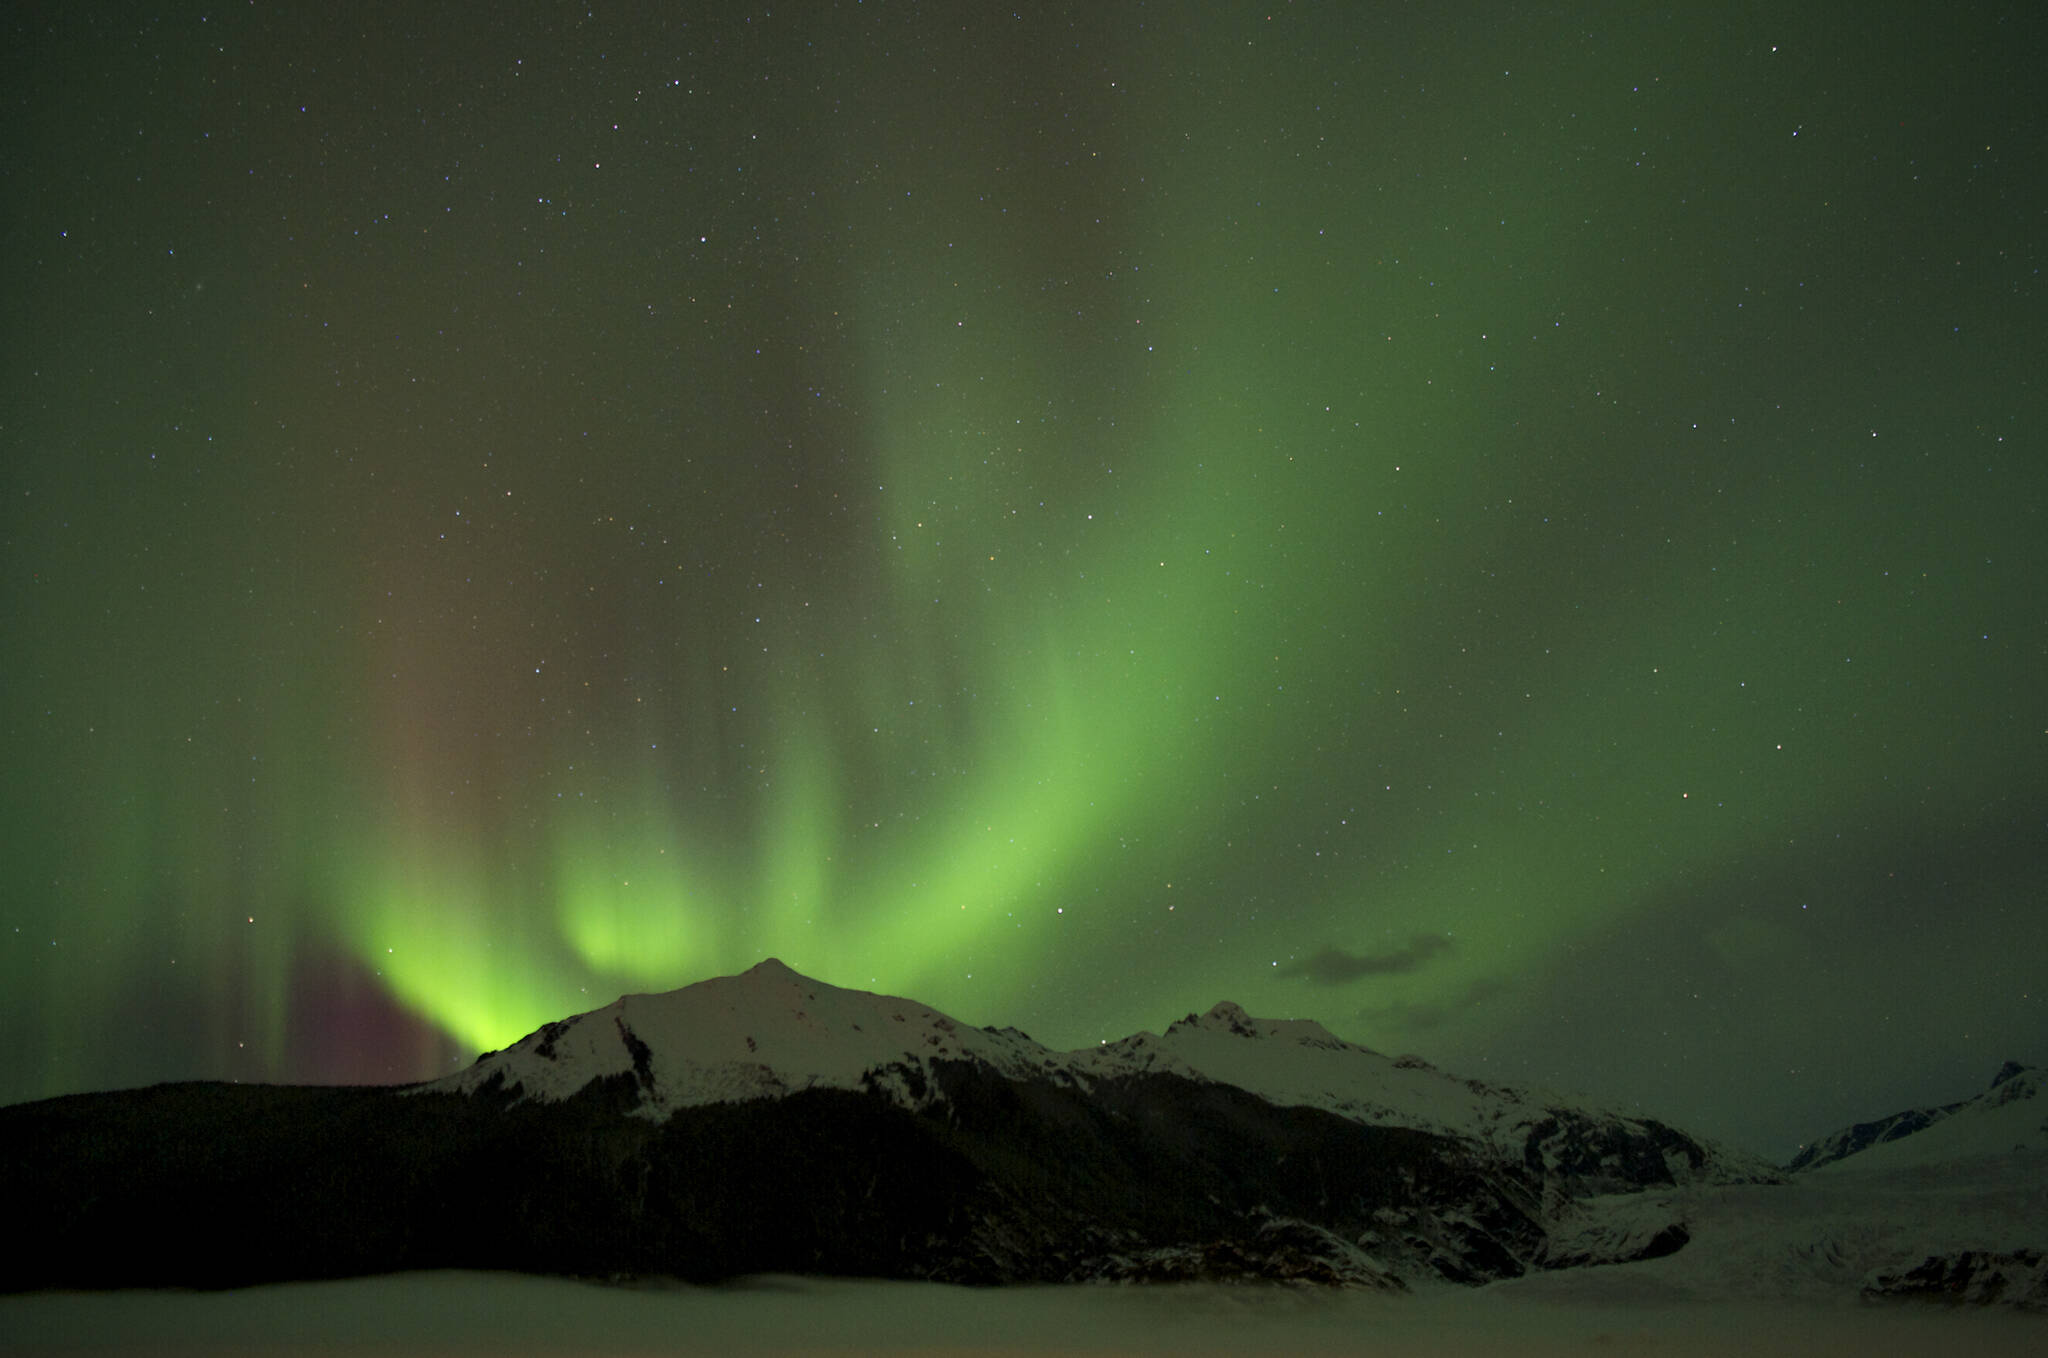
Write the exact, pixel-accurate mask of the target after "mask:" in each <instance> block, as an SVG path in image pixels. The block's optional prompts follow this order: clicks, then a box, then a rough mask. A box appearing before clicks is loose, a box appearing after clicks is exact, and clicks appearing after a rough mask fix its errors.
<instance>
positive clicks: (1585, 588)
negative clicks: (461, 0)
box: [0, 4, 2048, 1152]
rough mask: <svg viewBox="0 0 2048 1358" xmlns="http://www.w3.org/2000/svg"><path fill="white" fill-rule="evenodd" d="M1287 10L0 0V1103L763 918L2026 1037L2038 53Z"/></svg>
mask: <svg viewBox="0 0 2048 1358" xmlns="http://www.w3.org/2000/svg"><path fill="white" fill-rule="evenodd" d="M814 8H815V7H814ZM943 8H945V7H943V6H942V7H941V9H943ZM1299 9H1300V7H1281V8H1280V9H1278V10H1275V11H1273V12H1271V13H1270V14H1269V13H1267V12H1265V11H1256V10H1252V9H1245V8H1238V7H1231V6H1204V7H1189V8H1188V9H1187V10H1185V11H1181V10H1177V9H1173V8H1172V7H1169V9H1168V11H1167V12H1163V13H1162V12H1160V11H1159V10H1158V9H1156V8H1152V9H1147V8H1145V7H1139V6H1128V5H1122V4H1108V5H1087V6H1074V7H1058V6H1055V7H1049V8H1046V9H1045V10H1044V11H1043V12H1042V13H1038V14H1035V15H1027V16H1024V17H1021V18H1014V17H1011V16H1009V15H1007V14H1005V15H1002V16H1000V17H992V12H991V13H989V14H982V13H980V12H979V11H977V12H976V13H977V16H978V17H975V18H974V19H972V20H971V21H968V22H965V23H964V24H955V25H952V26H950V27H949V26H945V25H941V24H936V23H933V22H929V21H925V20H920V19H919V18H918V17H917V16H915V15H913V14H911V13H910V12H909V11H907V10H906V9H905V8H904V7H901V6H867V7H852V6H838V7H835V8H833V9H832V11H831V12H830V13H829V14H826V13H824V12H823V10H822V8H818V9H817V12H815V13H813V12H812V11H811V10H807V9H800V10H799V11H797V12H796V13H794V14H793V15H791V16H788V17H785V16H784V15H782V14H780V13H778V14H777V15H775V16H774V17H773V18H772V19H769V18H766V17H764V16H758V15H757V16H752V18H751V19H750V18H749V16H747V15H746V14H745V13H744V12H743V11H742V10H741V9H740V8H738V7H723V8H721V7H714V8H713V11H712V12H711V13H710V14H708V15H700V16H699V17H698V18H697V19H696V20H695V21H694V22H691V23H684V22H683V21H682V20H681V19H680V18H678V17H675V15H674V14H673V13H671V11H670V9H669V8H667V7H651V8H649V9H647V10H645V11H642V12H640V13H637V14H636V13H632V12H631V9H630V7H629V8H628V10H626V11H621V12H618V13H616V14H614V13H611V12H609V11H604V12H597V13H595V14H594V15H593V16H587V17H585V18H584V19H582V20H580V21H577V22H574V23H571V22H569V21H567V20H562V21H560V22H559V23H558V22H557V21H555V20H551V19H550V20H544V19H537V18H536V19H526V20H515V19H511V18H508V17H506V16H505V15H502V14H498V13H493V14H492V16H491V17H490V18H489V19H488V21H486V23H485V26H484V27H482V28H480V29H476V28H468V27H463V26H461V23H460V21H459V19H458V16H457V15H455V14H454V13H452V12H451V13H447V14H442V15H439V16H435V15H422V14H419V13H415V12H414V11H413V10H412V9H410V8H406V9H399V10H393V11H392V12H391V13H389V14H387V15H384V16H383V17H384V19H386V20H388V22H387V23H383V24H381V25H379V24H369V23H367V21H365V22H363V23H360V24H356V23H351V22H350V21H345V20H344V19H342V18H340V17H335V16H327V17H314V16H306V15H284V16H272V15H265V14H262V13H256V12H251V13H248V14H235V15H209V14H205V13H204V12H203V11H199V10H194V11H192V12H189V13H186V14H183V15H180V16H175V17H171V18H164V19H161V20H159V19H155V18H152V17H150V16H149V13H148V12H146V11H142V10H137V11H135V12H134V13H133V14H132V15H122V16H120V17H118V18H104V17H103V18H90V17H86V16H84V15H81V14H74V13H70V12H65V13H62V14H47V15H39V16H33V17H21V18H17V19H15V20H12V21H10V22H11V24H12V25H13V26H14V28H15V30H16V35H15V36H16V37H17V38H18V39H19V41H16V42H14V43H12V44H11V46H12V47H13V48H14V49H15V51H14V54H13V55H12V56H10V57H9V58H7V59H6V60H7V62H8V76H7V80H6V86H7V88H9V89H12V90H17V91H22V94H21V95H20V96H19V98H18V101H17V102H16V104H15V106H14V107H13V108H12V110H11V111H10V114H9V117H8V130H7V134H6V135H7V149H8V152H9V157H8V160H9V164H10V167H11V168H10V170H9V171H8V174H9V178H10V180H11V182H12V183H13V186H14V187H13V189H12V190H11V191H10V192H9V193H8V195H7V199H8V204H9V205H8V209H7V213H6V219H5V220H6V230H7V233H8V240H7V245H8V249H7V251H6V257H7V259H8V260H9V265H8V272H9V276H10V280H11V284H10V292H11V293H12V294H13V295H14V296H15V297H16V298H18V299H21V303H22V304H21V305H19V306H14V307H10V308H9V314H10V319H9V321H8V323H7V333H8V354H9V361H8V363H7V365H6V373H5V381H6V400H5V408H6V409H7V411H8V412H10V413H9V415H8V416H7V419H6V421H5V426H4V429H0V438H4V440H5V444H4V446H5V453H4V458H0V461H4V464H5V469H6V470H5V473H4V486H5V490H6V494H7V499H6V508H5V518H4V520H0V526H4V531H5V541H4V547H5V560H6V568H7V569H6V576H5V582H4V586H0V589H4V609H5V612H4V617H5V623H4V632H5V635H6V637H7V638H8V640H7V643H6V649H7V652H8V660H7V663H6V666H5V669H4V676H5V677H4V680H0V682H4V684H5V698H6V702H5V709H4V710H5V730H6V737H7V754H8V763H9V768H10V773H11V776H10V777H9V779H8V782H7V791H6V797H7V802H6V806H5V813H6V823H7V825H8V826H9V831H8V837H7V843H6V849H5V864H6V872H5V878H4V881H5V884H6V885H5V888H4V895H0V901H4V905H0V926H4V930H0V944H4V951H0V1016H4V1019H5V1022H6V1025H7V1031H8V1033H9V1034H10V1037H11V1041H10V1042H9V1044H8V1055H7V1056H6V1058H5V1060H4V1062H0V1098H8V1099H21V1098H32V1097H40V1096H44V1095H49V1094H55V1093H61V1092H67V1091H71V1090H77V1089H86V1088H96V1087H105V1086H109V1085H119V1084H126V1083H140V1082H146V1081H150V1080H157V1079H169V1078H192V1077H207V1078H267V1079H320V1080H327V1079H344V1080H399V1079H416V1078H422V1077H425V1076H428V1075H431V1074H435V1073H438V1072H440V1071H443V1070H446V1069H449V1068H451V1066H452V1065H454V1064H456V1063H459V1062H464V1061H467V1060H468V1059H470V1058H472V1057H473V1056H474V1055H475V1054H476V1053H477V1052H478V1051H480V1050H484V1049H488V1048H495V1047H500V1046H503V1045H505V1044H507V1043H509V1042H511V1041H513V1040H516V1039H517V1038H518V1037H519V1036H521V1035H522V1034H524V1033H526V1032H528V1031H530V1030H532V1029H533V1028H535V1027H537V1026H539V1025H540V1024H541V1023H543V1022H546V1021H548V1020H550V1019H554V1018H558V1017H561V1016H563V1015H564V1014H567V1013H572V1012H577V1011H580V1010H583V1009H588V1008H592V1007H595V1006H596V1005H599V1004H602V1003H605V1002H608V1001H609V1000H610V999H612V998H613V997H614V996H616V995H617V994H618V993H620V992H621V991H634V990H660V989H668V988H672V987H674V986H678V985H683V984H686V983H689V982H691V981H695V980H699V979H702V978H704V977H706V976H710V975H716V974H721V973H729V972H734V971H738V970H741V969H744V968H746V967H747V966H750V965H751V964H752V963H754V962H756V961H758V960H760V959H761V958H762V957H764V956H768V955H775V956H779V957H781V958H782V959H783V960H784V961H786V962H788V963H789V964H790V965H791V966H793V967H795V968H797V969H798V970H800V971H804V972H806V973H808V974H811V975H813V976H817V977H819V978H821V979H824V980H827V981H831V982H833V983H836V984H841V985H852V986H859V987H862V988H867V989H878V990H882V991H886V992H890V993H897V994H910V995H914V996H916V997H918V998H919V999H921V1000H924V1001H925V1002H927V1003H930V1004H934V1005H936V1006H938V1007H940V1008H942V1009H945V1010H947V1011H949V1012H951V1013H954V1014H957V1015H959V1016H960V1017H962V1018H965V1019H968V1020H970V1021H973V1022H977V1023H993V1024H998V1025H1001V1024H1016V1025H1018V1026H1020V1027H1023V1028H1025V1029H1026V1030H1028V1031H1030V1032H1031V1033H1032V1034H1033V1035H1034V1036H1036V1037H1037V1038H1039V1039H1040V1040H1041V1041H1045V1042H1047V1043H1049V1044H1052V1045H1055V1046H1063V1047H1066V1046H1076V1045H1080V1044H1083V1043H1087V1042H1092V1041H1096V1040H1098V1039H1101V1038H1109V1037H1117V1036H1121V1035H1123V1034H1125V1033H1127V1032H1131V1031H1135V1030H1137V1029H1140V1028H1153V1029H1157V1028H1159V1027H1161V1026H1162V1025H1163V1024H1165V1023H1166V1022H1168V1021H1170V1020H1172V1019H1174V1018H1176V1017H1178V1016H1179V1015H1180V1014H1182V1013H1185V1012H1186V1011H1188V1010H1189V1009H1193V1008H1206V1007H1207V1006H1208V1005H1209V1004H1211V1003H1213V1002H1214V1001H1216V1000H1219V999H1223V998H1230V999H1235V1000H1237V1001H1239V1002H1240V1003H1243V1004H1244V1005H1246V1006H1247V1007H1248V1008H1250V1009H1251V1010H1253V1011H1254V1012H1258V1013H1268V1014H1276V1015H1282V1014H1284V1015H1294V1014H1300V1015H1307V1016H1313V1017H1316V1018H1319V1019H1321V1020H1322V1021H1323V1022H1325V1023H1326V1024H1327V1025H1328V1026H1330V1027H1331V1028H1333V1029H1334V1030H1336V1031H1337V1032H1339V1033H1340V1034H1342V1035H1344V1036H1346V1037H1348V1038H1352V1039H1354V1040H1358V1041H1362V1042H1366V1043H1368V1044H1370V1045H1374V1046H1377V1047H1381V1048H1383V1049H1388V1050H1415V1051H1419V1052H1421V1053H1423V1054H1424V1055H1426V1056H1428V1057H1429V1058H1430V1059H1432V1060H1434V1061H1436V1062H1438V1063H1439V1064H1441V1065H1444V1066H1446V1067H1448V1068H1450V1069H1453V1070H1457V1071H1460V1072H1461V1073H1468V1074H1473V1075H1478V1076H1482V1077H1484V1078H1489V1079H1500V1080H1538V1081H1544V1082H1549V1083H1556V1084H1561V1085H1563V1086H1565V1087H1568V1088H1583V1089H1588V1090H1592V1091H1594V1092H1597V1093H1601V1094H1605V1095H1611V1096H1616V1097H1623V1098H1632V1099H1640V1100H1642V1101H1643V1102H1644V1103H1645V1104H1646V1105H1648V1106H1651V1107H1653V1108H1654V1109H1655V1110H1656V1111H1659V1112H1661V1113H1664V1114H1665V1115H1668V1116H1671V1117H1673V1118H1675V1119H1678V1120H1680V1121H1684V1122H1686V1123H1687V1124H1688V1125H1692V1126H1697V1127H1698V1128H1699V1129H1700V1130H1702V1131H1705V1132H1707V1133H1709V1134H1716V1135H1726V1136H1730V1137H1734V1138H1736V1139H1738V1140H1742V1141H1745V1142H1747V1143H1749V1144H1752V1145H1754V1146H1756V1147H1758V1148H1760V1149H1766V1150H1770V1151H1773V1152H1783V1151H1786V1150H1788V1149H1789V1147H1790V1145H1791V1144H1792V1143H1794V1142H1796V1140H1797V1139H1798V1137H1799V1136H1801V1135H1802V1134H1806V1133H1811V1132H1817V1131H1821V1130H1826V1129H1827V1128H1828V1127H1830V1126H1832V1125H1835V1124H1837V1123H1840V1122H1843V1121H1846V1120H1848V1119H1850V1118H1852V1117H1859V1116H1870V1115H1875V1114H1879V1113H1883V1112H1888V1111H1891V1109H1892V1108H1893V1107H1895V1106H1899V1105H1901V1104H1904V1103H1907V1102H1928V1101H1933V1100H1935V1099H1937V1098H1941V1099H1946V1098H1952V1097H1960V1096H1961V1095H1962V1094H1963V1093H1965V1092H1967V1090H1968V1088H1970V1087H1974V1086H1975V1085H1976V1084H1977V1083H1979V1082H1980V1080H1981V1078H1982V1077H1984V1076H1988V1074H1989V1073H1990V1071H1991V1070H1993V1069H1995V1067H1996V1065H1997V1064H1998V1062H1999V1061H2000V1060H2002V1059H2004V1058H2005V1057H2007V1056H2019V1057H2022V1058H2027V1059H2037V1060H2038V1059H2042V1055H2043V1053H2044V1052H2048V1046H2044V1044H2043V1037H2044V1035H2048V1020H2044V1006H2043V1003H2042V993H2041V991H2042V980H2041V976H2042V973H2041V962H2042V961H2043V959H2044V958H2048V922H2044V921H2048V913H2044V911H2043V908H2042V907H2043V905H2044V900H2043V891H2042V886H2041V864H2042V859H2043V848H2044V844H2048V828H2044V815H2048V813H2044V808H2048V795H2044V794H2048V759H2044V757H2043V755H2044V745H2048V711H2044V702H2048V635H2044V627H2048V620H2044V614H2043V607H2042V600H2043V598H2044V597H2048V595H2044V593H2043V588H2042V582H2043V581H2044V580H2048V523H2044V514H2043V507H2044V505H2048V474H2044V471H2043V467H2044V466H2048V463H2044V461H2043V451H2042V448H2041V446H2040V443H2041V435H2042V431H2043V421H2042V415H2043V400H2042V394H2041V383H2040V378H2039V372H2040V370H2041V366H2042V348H2041V341H2040V337H2039V323H2038V317H2039V314H2040V310H2041V297H2040V292H2041V283H2040V269H2041V232H2040V223H2041V213H2042V210H2043V198H2042V189H2041V187H2040V185H2039V176H2038V174H2037V173H2036V169H2037V167H2038V165H2039V164H2040V163H2041V159H2042V153H2043V151H2044V150H2048V148H2044V147H2043V146H2042V144H2041V130H2040V124H2039V122H2038V119H2036V118H2035V117H2033V115H2032V109H2031V104H2030V101H2029V99H2028V97H2027V96H2026V95H2025V94H2024V93H2023V92H2022V91H2024V90H2026V89H2027V88H2029V81H2030V80H2031V76H2030V75H2029V74H2028V73H2027V71H2026V70H2024V69H2023V67H2024V64H2025V58H2024V53H2025V52H2027V51H2028V50H2038V47H2037V45H2036V43H2035V42H2033V41H2025V40H2021V39H2020V37H2019V36H2017V35H2015V34H2014V33H2013V32H2011V31H2009V30H2010V29H2011V28H2012V26H2015V25H2025V26H2027V28H2028V31H2029V33H2030V34H2031V35H2032V38H2033V39H2038V38H2039V37H2040V36H2041V35H2040V33H2039V32H2038V28H2039V21H2038V20H2037V19H2031V18H2026V19H2022V18H2020V17H2016V16H2018V15H2019V14H2020V11H2014V14H2013V16H2008V17H2007V19H2004V20H1996V21H1994V18H1993V17H1986V18H1984V19H1982V21H1981V22H1979V21H1978V20H1976V19H1973V18H1971V17H1970V16H1966V15H1960V14H1951V15H1950V20H1951V22H1950V24H1949V28H1951V29H1953V31H1944V32H1943V33H1942V34H1941V35H1940V36H1938V37H1933V38H1930V37H1929V35H1928V34H1927V32H1926V31H1924V29H1922V28H1920V27H1918V26H1906V25H1900V24H1891V25H1887V24H1883V23H1878V22H1873V23H1872V24H1871V25H1870V26H1869V29H1868V31H1862V32H1858V33H1855V34H1850V35H1844V34H1840V33H1835V32H1832V31H1830V30H1829V29H1828V27H1827V26H1826V25H1825V24H1824V23H1823V22H1822V21H1820V20H1818V19H1815V20H1804V19H1798V18H1786V17H1784V16H1782V15H1777V14H1774V13H1772V12H1771V11H1768V10H1765V9H1756V10H1754V11H1744V12H1743V13H1742V14H1734V13H1732V12H1730V13H1724V12H1722V11H1715V12H1714V14H1713V15H1712V16H1707V15H1704V14H1703V15H1702V16H1700V17H1698V18H1697V19H1691V18H1680V19H1672V18H1670V17H1668V16H1667V17H1663V18H1657V17H1639V16H1638V15H1637V14H1636V13H1635V11H1634V10H1632V9H1631V8H1629V7H1622V6H1617V7H1613V8H1611V9H1609V10H1606V11H1604V12H1600V13H1597V14H1590V15H1583V16H1577V17H1575V18H1572V19H1570V21H1567V20H1566V19H1564V18H1554V17H1550V16H1546V15H1541V14H1536V13H1532V12H1530V11H1527V10H1524V9H1519V8H1509V7H1501V8H1500V9H1499V10H1498V11H1497V12H1495V11H1493V10H1492V9H1490V8H1489V7H1471V10H1472V12H1471V13H1470V14H1469V15H1468V16H1467V17H1464V18H1460V19H1447V18H1445V17H1444V16H1442V15H1440V14H1424V13H1420V12H1413V13H1411V12H1410V11H1408V10H1407V9H1405V8H1399V7H1392V6H1388V7H1380V6H1355V7H1343V6H1340V7H1325V8H1323V9H1321V10H1317V9H1315V8H1314V7H1310V8H1309V9H1308V10H1307V11H1306V12H1297V10H1299ZM877 10H879V12H872V11H877ZM1196 16H1198V17H1196ZM328 25H331V27H323V26H328ZM437 25H438V26H439V27H436V26H437ZM365 27H367V28H368V33H367V35H366V33H365V32H364V31H363V29H364V28H365ZM1959 73H1964V74H1959Z"/></svg>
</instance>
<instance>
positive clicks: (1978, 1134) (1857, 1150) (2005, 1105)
mask: <svg viewBox="0 0 2048 1358" xmlns="http://www.w3.org/2000/svg"><path fill="white" fill-rule="evenodd" d="M2044 1081H2048V1070H2044V1069H2043V1068H2041V1067H2039V1066H2034V1067H2028V1066H2023V1065H2021V1064H2020V1063H2019V1062H2017V1061H2008V1062H2006V1063H2005V1064H2004V1065H2003V1066H2001V1067H2000V1068H1999V1071H1998V1073H1997V1074H1996V1075H1994V1076H1992V1077H1991V1087H1990V1088H1989V1089H1987V1090H1985V1091H1984V1092H1983V1093H1982V1094H1979V1095H1977V1096H1976V1097H1975V1098H1971V1099H1963V1100H1960V1101H1958V1102H1956V1103H1947V1104H1942V1105H1941V1106H1939V1107H1936V1108H1909V1109H1907V1110H1905V1111H1904V1112H1901V1113H1893V1114H1892V1115H1891V1116H1889V1117H1883V1118H1878V1119H1876V1120H1874V1121H1871V1122H1859V1123H1857V1124H1855V1125H1854V1126H1853V1127H1845V1128H1843V1129H1842V1130H1841V1131H1838V1132H1833V1133H1831V1134H1829V1135H1827V1136H1824V1137H1821V1138H1820V1139H1819V1140H1817V1141H1813V1142H1811V1143H1809V1144H1808V1145H1807V1146H1806V1147H1805V1148H1804V1149H1802V1150H1801V1151H1800V1152H1799V1154H1798V1155H1797V1156H1795V1157H1793V1160H1792V1163H1791V1164H1790V1165H1788V1166H1787V1168H1788V1169H1790V1170H1791V1171H1793V1172H1794V1173H1800V1172H1804V1171H1810V1170H1819V1169H1825V1168H1828V1167H1830V1166H1838V1165H1839V1166H1845V1167H1849V1168H1854V1169H1879V1168H1884V1169H1892V1168H1902V1167H1905V1166H1909V1165H1928V1164H1939V1163H1945V1162H1951V1161H1956V1160H1961V1159H1965V1158H1968V1157H1973V1156H1982V1155H1995V1154H2001V1153H2004V1152H2008V1151H2019V1150H2048V1098H2042V1097H2041V1093H2042V1087H2043V1083H2044Z"/></svg>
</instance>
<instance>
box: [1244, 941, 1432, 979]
mask: <svg viewBox="0 0 2048 1358" xmlns="http://www.w3.org/2000/svg"><path fill="white" fill-rule="evenodd" d="M1450 946H1451V940H1449V939H1448V938H1445V937H1444V936H1443V935H1442V934H1417V935H1415V937H1413V938H1411V939H1409V940H1408V941H1407V943H1405V944H1403V945H1402V946H1401V947H1398V948H1395V949H1394V950H1393V951H1391V952H1378V953H1352V952H1346V951H1344V950H1343V949H1342V948H1324V949H1322V950H1321V951H1319V952H1317V953H1316V954H1315V955H1314V956H1313V957H1310V958H1308V959H1307V960H1306V961H1302V962H1290V963H1288V964H1287V965H1286V966H1284V967H1282V968H1280V974H1281V975H1282V976H1301V977H1306V978H1307V979H1308V980H1311V981H1314V982H1315V983H1316V984H1317V985H1343V984H1344V983H1345V982H1346V981H1355V980H1357V979H1358V978H1359V977H1361V976H1405V975H1407V974H1408V973H1409V972H1412V971H1420V970H1421V969H1422V968H1423V967H1424V966H1426V965H1428V963H1429V960H1430V959H1431V958H1432V957H1435V956H1436V955H1437V954H1438V953H1442V952H1448V951H1449V950H1450Z"/></svg>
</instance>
